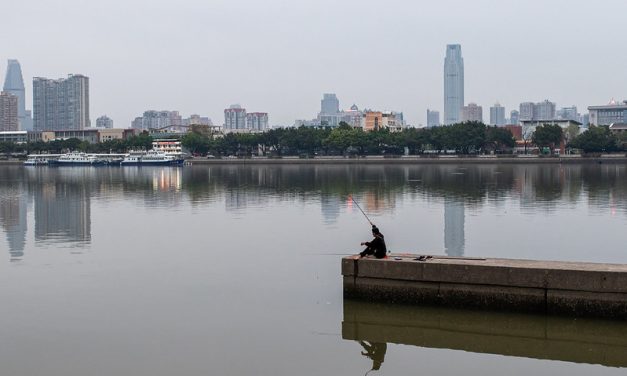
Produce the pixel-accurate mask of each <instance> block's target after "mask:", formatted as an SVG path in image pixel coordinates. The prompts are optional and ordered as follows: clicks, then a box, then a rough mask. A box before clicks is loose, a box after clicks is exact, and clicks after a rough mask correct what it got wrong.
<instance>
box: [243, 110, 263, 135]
mask: <svg viewBox="0 0 627 376" xmlns="http://www.w3.org/2000/svg"><path fill="white" fill-rule="evenodd" d="M246 128H248V129H250V130H253V131H262V132H263V131H265V130H266V129H268V113H267V112H249V113H247V114H246Z"/></svg>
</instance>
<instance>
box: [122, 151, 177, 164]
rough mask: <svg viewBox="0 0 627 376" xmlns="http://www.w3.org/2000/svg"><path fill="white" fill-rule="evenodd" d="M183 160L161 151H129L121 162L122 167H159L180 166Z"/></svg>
mask: <svg viewBox="0 0 627 376" xmlns="http://www.w3.org/2000/svg"><path fill="white" fill-rule="evenodd" d="M182 163H183V159H182V158H177V157H176V156H174V155H170V154H167V153H164V152H161V151H156V150H148V151H131V152H130V153H129V154H128V155H126V156H125V157H124V159H123V160H122V163H121V164H122V166H129V165H130V166H161V165H178V164H182Z"/></svg>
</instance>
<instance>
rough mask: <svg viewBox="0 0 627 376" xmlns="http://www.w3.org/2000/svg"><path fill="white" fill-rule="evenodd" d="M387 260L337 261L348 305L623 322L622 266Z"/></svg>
mask: <svg viewBox="0 0 627 376" xmlns="http://www.w3.org/2000/svg"><path fill="white" fill-rule="evenodd" d="M416 258H417V255H408V254H402V255H391V256H389V257H388V258H386V259H382V260H377V259H370V258H366V259H359V257H358V256H348V257H345V258H343V259H342V275H343V278H344V296H345V297H347V298H357V299H365V300H370V301H384V302H390V303H409V304H426V305H444V306H452V307H463V308H481V309H497V310H509V311H517V312H536V313H548V314H558V315H570V316H590V317H601V318H610V319H619V320H626V319H627V265H619V264H596V263H580V262H557V261H532V260H509V259H492V258H485V259H484V258H454V257H445V256H432V258H430V259H427V260H426V261H419V260H416Z"/></svg>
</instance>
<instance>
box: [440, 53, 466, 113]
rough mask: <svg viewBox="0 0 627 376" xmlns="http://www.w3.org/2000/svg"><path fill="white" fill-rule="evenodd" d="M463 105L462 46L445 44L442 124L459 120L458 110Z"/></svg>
mask: <svg viewBox="0 0 627 376" xmlns="http://www.w3.org/2000/svg"><path fill="white" fill-rule="evenodd" d="M463 106H464V59H463V58H462V46H461V45H459V44H449V45H447V46H446V58H445V59H444V122H443V123H444V124H454V123H458V122H459V121H460V112H461V110H462V107H463Z"/></svg>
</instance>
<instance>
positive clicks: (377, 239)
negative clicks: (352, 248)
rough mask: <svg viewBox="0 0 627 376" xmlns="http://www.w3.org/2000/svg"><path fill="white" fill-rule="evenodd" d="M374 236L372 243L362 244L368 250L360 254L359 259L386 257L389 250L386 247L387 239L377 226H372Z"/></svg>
mask: <svg viewBox="0 0 627 376" xmlns="http://www.w3.org/2000/svg"><path fill="white" fill-rule="evenodd" d="M372 236H374V239H372V240H371V241H369V242H363V243H361V245H365V246H366V249H364V250H363V252H361V253H360V254H359V257H364V256H367V255H374V257H376V258H378V259H382V258H384V257H385V255H386V254H387V252H388V250H387V248H386V246H385V239H384V238H383V234H382V233H381V232H380V231H379V228H378V227H377V226H375V225H372Z"/></svg>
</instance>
